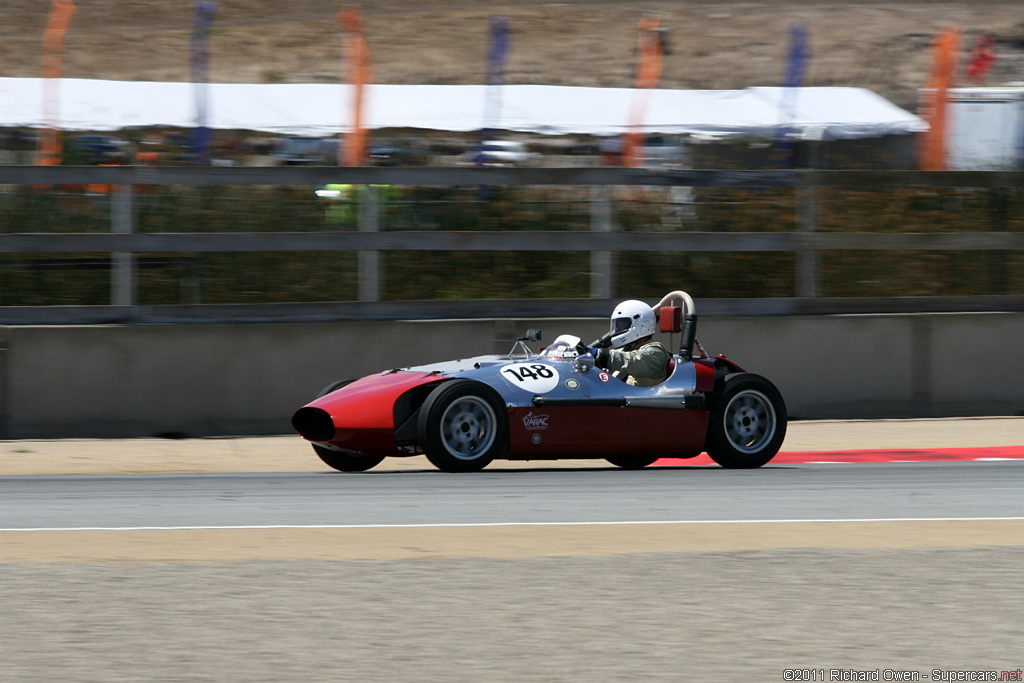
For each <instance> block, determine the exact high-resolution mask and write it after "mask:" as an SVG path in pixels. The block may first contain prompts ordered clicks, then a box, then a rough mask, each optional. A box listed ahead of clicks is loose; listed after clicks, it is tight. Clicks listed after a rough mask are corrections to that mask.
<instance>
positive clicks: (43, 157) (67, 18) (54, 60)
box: [36, 0, 75, 166]
mask: <svg viewBox="0 0 1024 683" xmlns="http://www.w3.org/2000/svg"><path fill="white" fill-rule="evenodd" d="M74 13H75V3H74V2H73V0H53V7H52V8H51V9H50V18H49V20H48V21H47V22H46V29H45V30H44V31H43V118H44V119H45V120H46V122H47V126H48V127H47V128H46V129H45V130H44V131H43V137H42V141H41V144H40V147H39V156H38V157H37V158H36V164H37V165H40V166H56V165H57V164H59V163H60V153H61V141H60V131H59V130H58V128H59V125H60V90H59V80H58V79H60V77H61V75H62V73H63V70H64V34H66V33H67V32H68V27H69V26H70V25H71V16H72V15H73V14H74Z"/></svg>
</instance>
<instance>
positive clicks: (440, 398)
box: [417, 380, 508, 472]
mask: <svg viewBox="0 0 1024 683" xmlns="http://www.w3.org/2000/svg"><path fill="white" fill-rule="evenodd" d="M417 427H418V431H419V442H420V447H421V448H422V449H423V452H424V454H426V456H427V459H428V460H430V462H431V463H433V464H434V466H435V467H437V468H438V469H439V470H443V471H445V472H476V471H478V470H482V469H483V468H484V467H487V465H489V464H490V462H491V461H492V460H494V459H495V458H500V457H503V456H504V455H505V454H506V453H507V452H508V415H507V414H506V413H505V407H504V406H503V405H502V402H501V397H500V396H498V394H497V392H496V391H494V390H493V389H491V388H490V387H488V386H487V385H485V384H480V383H479V382H473V381H470V380H452V381H450V382H445V383H444V384H442V385H440V386H439V387H438V388H437V389H434V391H433V392H431V394H430V395H429V396H428V397H427V400H426V401H425V402H424V403H423V407H422V408H421V409H420V417H419V422H418V424H417Z"/></svg>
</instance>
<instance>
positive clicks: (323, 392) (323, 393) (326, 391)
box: [316, 379, 355, 398]
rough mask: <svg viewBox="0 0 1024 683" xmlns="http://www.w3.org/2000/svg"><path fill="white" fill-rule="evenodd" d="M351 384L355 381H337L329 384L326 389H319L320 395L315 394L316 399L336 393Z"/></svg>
mask: <svg viewBox="0 0 1024 683" xmlns="http://www.w3.org/2000/svg"><path fill="white" fill-rule="evenodd" d="M352 382H355V380H354V379H339V380H338V381H337V382H331V383H330V384H328V385H327V386H326V387H324V388H323V389H321V390H320V393H319V394H317V395H316V397H317V398H320V397H322V396H326V395H327V394H329V393H331V392H332V391H337V390H338V389H341V388H342V387H346V386H348V385H349V384H352Z"/></svg>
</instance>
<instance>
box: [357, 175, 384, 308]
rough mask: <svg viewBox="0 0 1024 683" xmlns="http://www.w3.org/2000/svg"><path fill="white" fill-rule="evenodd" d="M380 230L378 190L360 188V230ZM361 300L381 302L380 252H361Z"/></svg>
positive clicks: (370, 187) (371, 186) (369, 186)
mask: <svg viewBox="0 0 1024 683" xmlns="http://www.w3.org/2000/svg"><path fill="white" fill-rule="evenodd" d="M379 229H380V223H379V210H378V203H377V188H376V187H374V186H373V185H360V186H359V230H360V231H361V232H377V231H378V230H379ZM358 274H359V300H360V301H380V252H379V251H376V250H362V251H360V252H359V270H358Z"/></svg>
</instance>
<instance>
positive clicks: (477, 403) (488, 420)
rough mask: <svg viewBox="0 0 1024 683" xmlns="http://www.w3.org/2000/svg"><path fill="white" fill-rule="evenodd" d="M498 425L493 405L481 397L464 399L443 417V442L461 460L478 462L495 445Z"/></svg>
mask: <svg viewBox="0 0 1024 683" xmlns="http://www.w3.org/2000/svg"><path fill="white" fill-rule="evenodd" d="M497 423H498V420H497V418H496V417H495V415H494V409H493V408H491V404H490V403H488V402H487V401H485V400H484V399H482V398H480V397H479V396H463V397H462V398H459V399H456V400H455V401H454V402H452V404H451V405H450V406H448V407H447V408H446V409H445V411H444V414H443V415H441V442H442V443H444V447H445V450H447V451H448V452H449V453H450V454H451V455H452V456H454V457H456V458H458V459H459V460H476V459H477V458H479V457H480V456H481V455H483V454H484V453H486V452H487V451H488V449H490V447H491V445H492V444H493V443H494V439H495V437H496V433H495V432H496V429H495V427H496V425H497Z"/></svg>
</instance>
